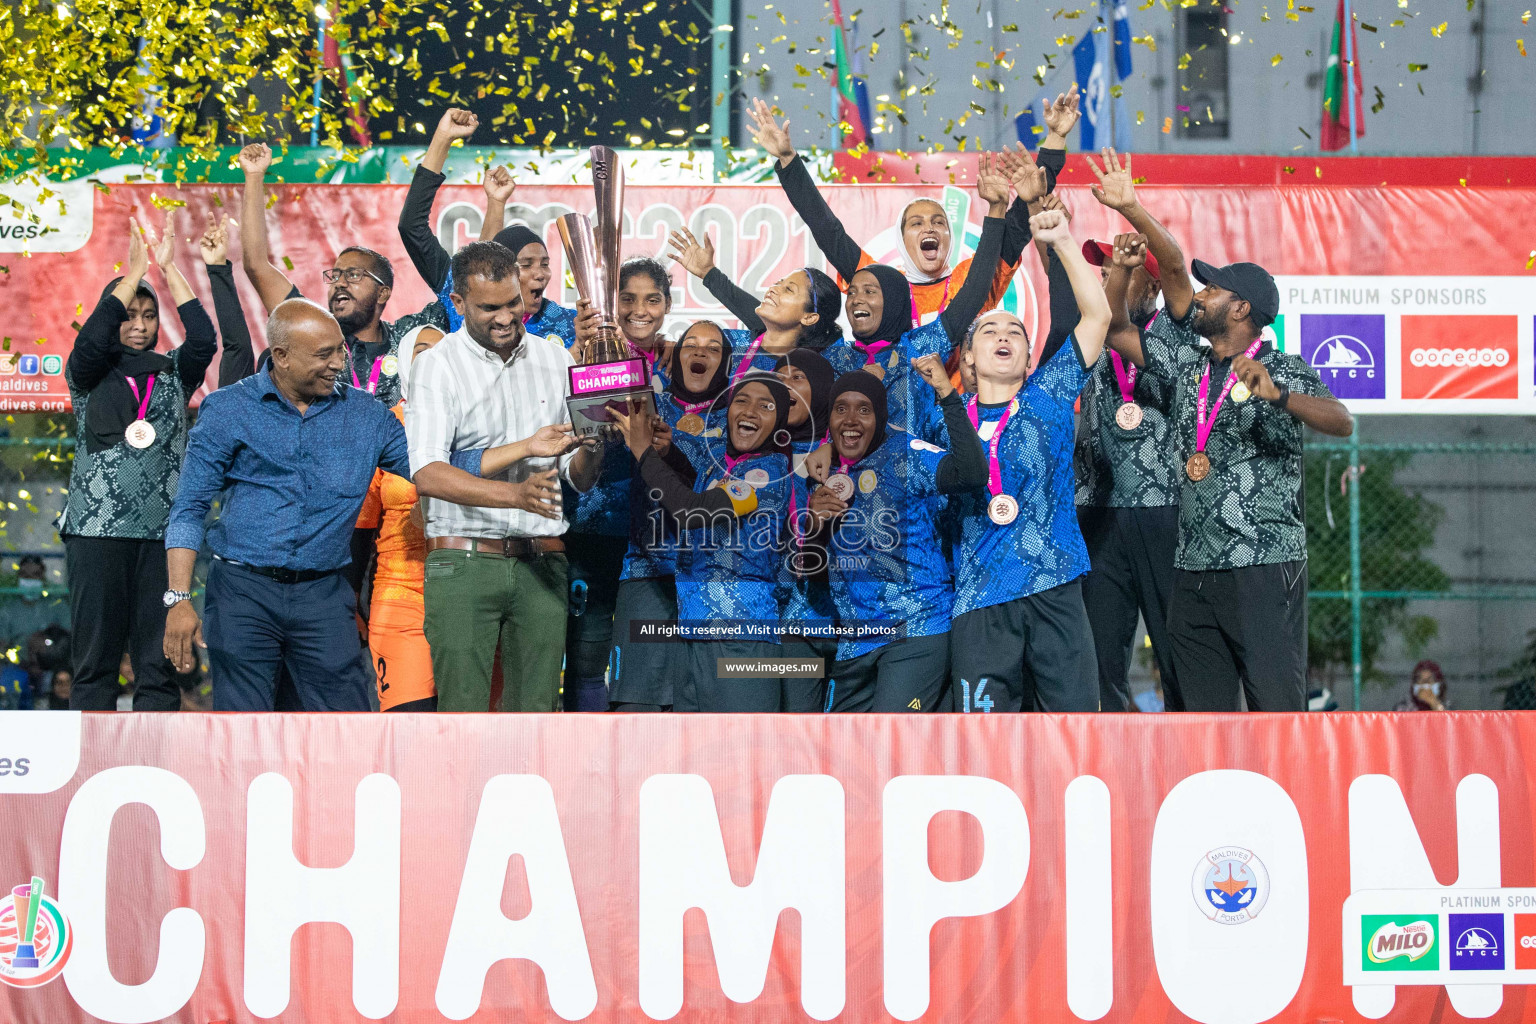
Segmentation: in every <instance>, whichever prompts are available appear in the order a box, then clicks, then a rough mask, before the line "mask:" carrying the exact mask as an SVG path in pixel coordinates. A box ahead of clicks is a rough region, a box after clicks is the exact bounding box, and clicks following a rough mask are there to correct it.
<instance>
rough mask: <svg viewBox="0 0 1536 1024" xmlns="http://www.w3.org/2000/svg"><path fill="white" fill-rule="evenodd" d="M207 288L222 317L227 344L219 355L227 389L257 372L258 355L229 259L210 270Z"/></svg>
mask: <svg viewBox="0 0 1536 1024" xmlns="http://www.w3.org/2000/svg"><path fill="white" fill-rule="evenodd" d="M208 286H209V288H210V289H212V291H213V313H214V315H215V316H216V317H218V318H219V337H220V339H222V341H223V343H224V348H223V350H222V351H221V352H220V353H219V387H221V388H226V387H229V385H231V384H234V383H237V382H238V381H242V380H244V379H245V378H247V377H249V376H250V375H251V374H253V373H255V372H256V356H255V351H254V349H252V347H251V330H250V328H249V327H247V326H246V324H245V309H244V308H243V307H242V306H241V305H240V293H239V292H237V291H235V271H234V268H233V267H232V266H230V263H229V261H228V260H225V261H224V263H222V264H220V265H218V266H212V267H209V268H208Z"/></svg>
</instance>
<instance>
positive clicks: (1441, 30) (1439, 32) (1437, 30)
mask: <svg viewBox="0 0 1536 1024" xmlns="http://www.w3.org/2000/svg"><path fill="white" fill-rule="evenodd" d="M1450 27H1451V23H1450V22H1448V21H1442V22H1441V23H1440V24H1438V25H1436V26H1435V27H1434V28H1432V29H1430V30H1429V34H1430V35H1432V36H1434V37H1435V38H1436V39H1439V38H1440V37H1441V36H1443V35H1445V30H1446V29H1448V28H1450Z"/></svg>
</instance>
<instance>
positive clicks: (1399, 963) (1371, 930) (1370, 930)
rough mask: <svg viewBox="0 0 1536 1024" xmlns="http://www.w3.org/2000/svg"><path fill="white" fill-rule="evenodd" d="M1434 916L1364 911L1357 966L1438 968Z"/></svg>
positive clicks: (1381, 968)
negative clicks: (1361, 944)
mask: <svg viewBox="0 0 1536 1024" xmlns="http://www.w3.org/2000/svg"><path fill="white" fill-rule="evenodd" d="M1435 924H1436V921H1435V918H1433V917H1391V916H1386V915H1381V914H1365V915H1363V916H1362V917H1361V919H1360V932H1361V935H1362V937H1363V938H1364V940H1365V949H1364V950H1363V952H1364V956H1363V957H1362V958H1361V961H1360V966H1361V968H1362V969H1363V970H1367V971H1438V970H1439V969H1440V956H1439V952H1438V949H1439V946H1438V943H1437V941H1436V934H1435V932H1436V929H1435Z"/></svg>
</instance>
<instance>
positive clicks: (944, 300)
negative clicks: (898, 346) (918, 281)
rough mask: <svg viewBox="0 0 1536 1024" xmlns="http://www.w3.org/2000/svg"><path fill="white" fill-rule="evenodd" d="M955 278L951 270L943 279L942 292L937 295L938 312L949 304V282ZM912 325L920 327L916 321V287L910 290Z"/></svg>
mask: <svg viewBox="0 0 1536 1024" xmlns="http://www.w3.org/2000/svg"><path fill="white" fill-rule="evenodd" d="M954 279H955V275H954V273H953V272H951V273H950V275H949V276H948V277H946V278H945V279H944V294H943V295H941V296H939V312H940V313H942V312H944V307H946V306H948V305H949V282H951V281H953V280H954ZM912 326H913V327H921V326H922V325H921V324H919V323H918V322H917V289H915V288H914V289H913V290H912Z"/></svg>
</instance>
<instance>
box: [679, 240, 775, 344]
mask: <svg viewBox="0 0 1536 1024" xmlns="http://www.w3.org/2000/svg"><path fill="white" fill-rule="evenodd" d="M669 242H670V244H671V246H672V251H671V252H670V253H668V255H669V256H671V257H672V259H673V260H674V261H676V262H677V264H678V266H680V267H682V268H683V269H684V270H686V271H688V273H690V274H692V275H693V276H694V277H696V278H698V279H699V280H701V281H703V282H704V287H705V288H708V289H709V294H711V295H713V296H714V297H715V301H716V302H718V303H720V305H722V306H724V307H725V308H726V309H728V310H730V311H731V315H732V316H734V317H735V318H736V319H738V320H740V321H741V325H742V326H743V327H745V328H746V329H747V330H749V331H753V332H755V333H757V334H761V333H762V332H763V321H762V319H761V318H760V317H758V315H757V307H758V305H759V302H758V299H757V297H756V296H754V295H753V294H752V293H751V292H749V291H747V290H746V289H745V288H741V287H739V286H738V285H737V284H736V282H734V281H732V280H731V279H730V278H728V277H726V276H725V272H724V271H722V270H721V269H720V268H719V267H717V266H715V243H714V240H713V239H711V238H710V237H709V235H708V233H706V234H705V235H704V241H703V242H700V241H699V240H698V239H697V238H695V237H694V236H693V232H692V231H689V230H688V229H687V228H679V229H678V230H676V231H674V232H672V237H671V238H670V239H669Z"/></svg>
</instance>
